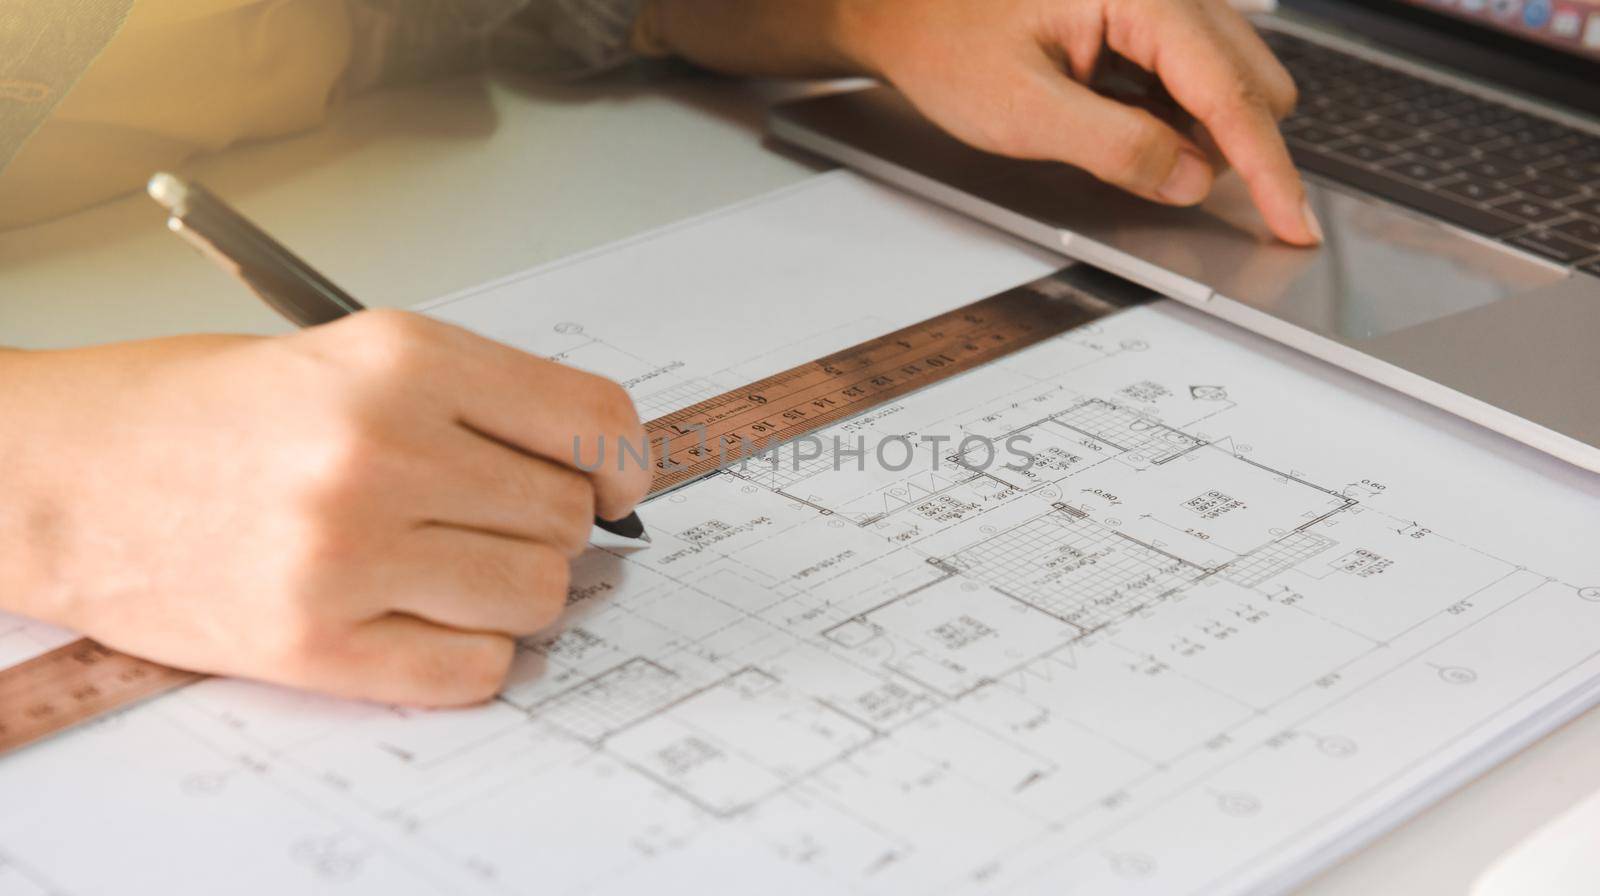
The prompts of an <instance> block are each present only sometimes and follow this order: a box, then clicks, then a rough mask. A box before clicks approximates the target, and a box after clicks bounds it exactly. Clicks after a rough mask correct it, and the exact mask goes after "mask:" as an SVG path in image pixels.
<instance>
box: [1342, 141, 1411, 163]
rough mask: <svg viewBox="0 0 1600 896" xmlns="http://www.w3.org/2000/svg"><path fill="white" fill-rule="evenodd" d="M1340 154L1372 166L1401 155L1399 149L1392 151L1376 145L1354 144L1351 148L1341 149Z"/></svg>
mask: <svg viewBox="0 0 1600 896" xmlns="http://www.w3.org/2000/svg"><path fill="white" fill-rule="evenodd" d="M1339 152H1341V153H1343V154H1344V155H1347V156H1349V157H1350V158H1352V159H1357V160H1359V161H1362V162H1366V163H1368V164H1370V165H1377V164H1379V163H1381V162H1386V161H1388V160H1390V159H1392V158H1394V157H1395V156H1397V155H1399V154H1400V150H1398V149H1390V148H1389V147H1386V146H1379V145H1377V144H1375V143H1353V144H1351V145H1349V146H1341V147H1339Z"/></svg>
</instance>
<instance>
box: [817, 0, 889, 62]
mask: <svg viewBox="0 0 1600 896" xmlns="http://www.w3.org/2000/svg"><path fill="white" fill-rule="evenodd" d="M884 5H885V4H884V3H883V2H882V0H828V6H829V7H831V10H830V14H829V15H828V21H829V23H830V25H829V28H828V32H829V36H828V41H829V43H830V44H831V45H832V47H833V50H834V52H835V53H836V54H837V55H838V56H839V57H840V58H841V59H843V60H846V61H847V63H848V65H849V66H850V67H851V68H853V69H855V70H856V71H857V72H859V73H860V74H862V75H867V76H869V77H873V78H879V79H885V78H886V77H887V76H886V74H885V72H884V65H883V60H882V59H881V58H879V57H880V54H879V53H878V48H879V47H880V46H881V44H882V42H881V41H880V40H879V39H878V37H877V34H878V32H879V29H880V25H879V20H880V19H881V18H882V7H883V6H884Z"/></svg>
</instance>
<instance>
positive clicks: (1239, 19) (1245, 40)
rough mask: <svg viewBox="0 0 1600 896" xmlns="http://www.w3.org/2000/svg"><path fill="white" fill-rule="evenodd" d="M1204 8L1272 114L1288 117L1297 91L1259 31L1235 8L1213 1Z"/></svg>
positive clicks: (1281, 118)
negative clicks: (1261, 93)
mask: <svg viewBox="0 0 1600 896" xmlns="http://www.w3.org/2000/svg"><path fill="white" fill-rule="evenodd" d="M1205 10H1206V12H1207V13H1208V14H1209V17H1210V19H1211V22H1212V24H1213V25H1214V26H1215V27H1216V29H1217V30H1218V31H1219V32H1220V33H1221V34H1222V36H1223V38H1224V39H1225V40H1226V41H1227V42H1228V45H1229V46H1231V47H1232V48H1233V50H1234V51H1235V52H1236V53H1237V54H1238V56H1239V59H1240V62H1241V63H1242V64H1243V65H1244V66H1245V67H1246V68H1247V69H1248V70H1249V71H1250V72H1251V73H1252V74H1253V75H1254V76H1255V79H1256V81H1257V82H1258V83H1259V84H1261V87H1262V91H1263V95H1264V96H1265V98H1266V100H1267V106H1268V108H1269V109H1271V111H1272V115H1273V117H1274V118H1276V119H1278V120H1279V121H1282V120H1283V119H1284V118H1287V117H1288V115H1289V113H1290V112H1293V111H1294V107H1295V104H1296V103H1297V102H1298V101H1299V98H1300V92H1299V89H1298V88H1297V87H1295V83H1294V77H1293V76H1292V75H1290V74H1289V70H1288V69H1286V68H1284V67H1283V63H1282V62H1280V61H1279V60H1278V57H1277V55H1275V54H1274V53H1273V52H1272V48H1271V47H1268V46H1267V42H1266V41H1264V40H1262V39H1261V33H1260V32H1258V31H1257V30H1256V28H1255V26H1254V25H1252V24H1250V21H1249V20H1248V19H1246V18H1245V17H1244V15H1242V14H1241V13H1242V12H1243V11H1242V10H1239V9H1238V8H1237V7H1234V6H1231V5H1229V4H1225V3H1220V2H1216V0H1212V2H1210V3H1208V4H1207V5H1206V7H1205Z"/></svg>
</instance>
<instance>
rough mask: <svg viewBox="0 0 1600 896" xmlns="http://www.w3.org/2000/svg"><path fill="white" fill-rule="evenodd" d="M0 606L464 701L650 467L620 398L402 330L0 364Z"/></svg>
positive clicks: (259, 674)
mask: <svg viewBox="0 0 1600 896" xmlns="http://www.w3.org/2000/svg"><path fill="white" fill-rule="evenodd" d="M0 382H4V383H5V388H4V390H3V394H0V414H3V419H5V420H6V423H7V426H6V433H4V434H0V462H3V464H4V466H3V467H0V479H3V480H4V481H5V490H6V500H5V501H4V502H0V533H3V535H0V606H4V607H5V608H6V609H10V610H14V611H16V612H20V613H23V614H26V615H31V616H34V617H36V618H39V619H43V620H46V621H49V622H53V623H57V624H60V625H64V626H67V627H70V628H74V629H77V630H79V631H81V632H84V633H85V634H88V635H90V636H92V637H94V638H96V639H97V640H100V641H102V642H104V643H105V644H107V645H109V646H111V647H115V648H117V649H119V650H123V651H126V652H129V653H134V654H137V655H140V656H144V657H148V658H150V659H153V660H157V661H159V662H163V663H167V664H170V665H174V666H179V667H182V668H186V669H194V670H198V671H204V672H212V673H219V674H227V675H241V676H248V677H251V678H260V679H266V680H269V681H274V682H279V683H283V684H289V685H295V686H299V687H306V688H312V689H315V690H319V691H325V692H328V693H332V694H336V695H341V696H347V697H361V698H369V699H374V700H382V701H392V702H401V703H409V704H420V705H453V704H466V703H473V702H477V701H481V700H484V699H487V698H489V697H491V696H492V695H493V694H494V693H495V692H496V691H497V690H498V689H499V687H500V686H501V684H502V681H503V679H504V676H505V673H506V671H507V669H508V667H509V665H510V662H511V657H512V652H513V643H512V641H513V638H514V637H515V636H519V635H525V634H529V633H532V632H535V631H537V630H539V629H541V628H543V627H544V626H546V625H548V624H549V623H550V622H551V621H553V620H554V619H555V618H556V616H557V615H558V614H559V613H560V612H561V610H562V607H563V606H564V604H565V599H566V594H567V580H568V561H569V559H570V558H572V557H574V556H576V555H577V554H579V553H580V552H582V551H583V550H584V548H585V546H586V544H587V542H588V538H589V534H590V530H591V527H592V526H593V523H594V516H595V514H596V513H597V512H598V513H599V514H600V515H601V516H603V517H605V518H607V519H616V518H620V517H623V516H626V515H627V514H628V513H629V512H630V511H631V510H632V508H633V506H634V504H635V503H636V502H637V501H639V500H640V498H641V497H642V496H643V495H644V494H645V491H646V490H647V488H648V487H649V481H650V473H649V471H648V470H647V469H644V468H643V467H640V466H639V465H633V466H634V467H637V468H636V469H627V470H620V471H619V470H618V469H617V465H616V464H614V463H608V464H607V465H606V468H605V469H602V470H598V471H595V472H594V473H592V474H585V473H581V472H579V471H578V470H577V469H575V468H574V467H573V466H572V464H573V463H574V462H575V459H574V437H575V436H581V437H582V438H583V440H584V444H585V454H584V457H585V459H586V460H588V459H589V458H590V457H591V455H592V452H593V450H594V447H593V446H594V440H595V438H596V437H598V436H601V435H604V436H605V438H606V443H607V445H608V446H613V445H615V444H616V443H615V441H614V440H615V439H617V438H626V439H629V440H635V441H634V444H639V443H638V442H637V441H636V440H638V439H640V438H641V437H642V429H641V427H640V424H639V420H638V416H637V414H636V412H635V411H634V408H633V404H632V402H631V401H630V400H629V399H628V397H627V394H626V393H625V392H624V391H623V390H622V388H621V387H620V386H618V385H616V384H614V383H611V382H609V381H607V380H603V379H600V378H599V377H595V376H591V375H589V374H585V373H582V372H579V371H577V370H574V369H572V368H568V367H565V366H562V365H560V364H556V363H554V362H551V361H547V360H542V359H539V358H535V357H532V356H529V355H525V354H523V353H521V352H518V351H516V350H514V349H511V348H507V347H505V346H502V345H499V344H497V343H494V342H490V341H489V340H486V339H483V338H480V337H478V336H475V335H473V334H471V333H468V332H466V331H464V330H461V329H458V328H455V327H452V326H449V325H446V324H442V323H438V322H434V321H431V320H428V319H426V318H422V317H419V316H415V315H410V314H404V313H400V312H392V311H374V312H366V313H363V314H359V315H356V316H354V317H351V318H348V319H345V320H342V321H339V322H337V323H333V324H329V325H327V326H323V327H317V328H315V329H312V330H306V331H302V332H300V333H296V334H294V335H290V336H286V337H281V338H272V339H259V338H248V337H183V338H177V339H166V340H157V341H153V342H142V343H130V344H123V345H113V346H106V347H100V348H92V349H82V350H75V351H68V352H40V353H3V354H0Z"/></svg>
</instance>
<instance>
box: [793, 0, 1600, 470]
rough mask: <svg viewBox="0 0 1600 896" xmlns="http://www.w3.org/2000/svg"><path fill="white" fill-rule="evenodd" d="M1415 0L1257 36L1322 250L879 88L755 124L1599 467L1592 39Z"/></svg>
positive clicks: (1229, 181) (1360, 1) (1356, 2)
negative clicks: (966, 134)
mask: <svg viewBox="0 0 1600 896" xmlns="http://www.w3.org/2000/svg"><path fill="white" fill-rule="evenodd" d="M1544 2H1546V0H1528V3H1530V4H1535V3H1544ZM1420 3H1421V0H1417V3H1410V2H1405V0H1311V2H1305V0H1300V2H1293V5H1292V7H1286V8H1285V9H1283V10H1281V11H1280V12H1278V13H1275V14H1273V15H1270V16H1265V17H1262V18H1260V19H1259V20H1258V23H1257V24H1258V26H1259V27H1260V28H1261V29H1262V30H1263V33H1264V34H1265V35H1267V36H1268V38H1269V42H1271V43H1273V45H1274V48H1275V49H1278V50H1279V52H1280V56H1283V57H1284V58H1285V61H1286V64H1290V68H1291V71H1293V72H1295V74H1296V78H1297V80H1298V81H1300V82H1301V92H1302V100H1301V110H1302V111H1301V112H1297V113H1296V116H1295V117H1294V118H1291V119H1290V120H1289V121H1288V122H1286V124H1285V133H1286V135H1287V136H1288V138H1289V143H1290V146H1291V149H1292V150H1293V151H1294V153H1295V155H1296V160H1297V163H1299V164H1300V165H1301V167H1302V170H1303V171H1305V173H1306V176H1307V182H1308V185H1309V189H1310V193H1311V199H1312V203H1313V205H1314V207H1315V209H1316V212H1317V214H1318V217H1319V218H1320V219H1321V221H1322V223H1323V226H1324V229H1325V231H1326V235H1327V240H1326V243H1325V244H1324V246H1323V247H1322V248H1320V249H1314V250H1310V249H1298V248H1294V247H1290V246H1287V245H1284V244H1281V243H1278V242H1276V241H1275V240H1273V239H1272V237H1271V236H1270V235H1269V234H1268V232H1267V231H1266V229H1265V226H1264V225H1263V224H1262V223H1261V222H1260V219H1259V217H1258V216H1257V214H1256V212H1255V211H1254V209H1253V207H1252V206H1251V203H1250V200H1249V197H1248V195H1247V193H1246V191H1245V189H1244V186H1243V183H1242V181H1240V180H1239V179H1238V177H1237V176H1236V175H1231V174H1230V175H1226V176H1224V177H1223V178H1221V179H1220V180H1219V182H1218V188H1217V190H1216V192H1215V193H1214V195H1213V196H1212V197H1211V198H1210V199H1209V200H1208V201H1207V202H1205V203H1204V204H1203V205H1202V206H1200V207H1198V208H1194V209H1171V208H1166V207H1163V206H1159V205H1156V204H1154V203H1149V202H1145V201H1143V200H1140V199H1137V198H1134V197H1131V196H1128V195H1126V194H1124V193H1122V192H1120V191H1118V190H1116V189H1114V188H1112V187H1109V186H1106V185H1104V184H1102V183H1100V182H1099V181H1097V180H1095V179H1094V178H1092V177H1090V176H1088V175H1086V174H1083V173H1081V172H1078V171H1076V170H1074V169H1071V168H1068V167H1066V166H1062V165H1057V164H1050V163H1037V162H1019V161H1015V160H1009V159H1002V158H999V157H996V156H992V155H988V154H986V153H982V152H978V151H976V150H972V149H969V148H967V147H965V146H963V145H961V144H960V143H958V142H957V141H955V140H953V139H951V138H949V137H947V136H946V135H944V134H943V133H942V132H940V131H939V130H938V129H937V128H935V127H934V126H933V125H932V124H930V123H929V122H927V121H926V120H925V119H923V118H922V117H921V116H920V115H919V114H918V113H917V112H916V111H915V110H914V109H913V108H911V107H910V105H909V104H908V103H907V102H906V101H905V100H904V99H903V98H902V97H901V96H900V95H899V94H897V93H895V92H894V91H892V90H890V89H887V88H882V87H876V88H870V89H866V90H861V91H854V92H849V93H843V94H835V95H832V96H827V97H821V98H816V99H808V100H801V101H798V102H795V103H791V104H787V105H783V106H779V107H777V108H776V109H775V110H774V111H773V114H772V116H771V119H770V129H771V132H772V134H773V135H774V136H776V137H777V138H779V139H781V140H784V141H787V142H790V143H793V144H797V145H799V146H801V147H804V148H806V149H808V150H811V151H813V152H816V153H818V154H820V155H823V156H826V157H829V158H831V159H834V160H836V161H839V162H842V163H844V164H846V165H849V166H851V167H853V168H856V169H859V170H861V171H862V172H864V173H867V174H869V175H872V176H874V177H877V178H879V179H882V180H884V181H887V182H889V183H892V184H894V185H896V186H899V187H901V188H904V189H906V190H909V191H911V192H914V193H917V194H920V195H922V196H925V197H927V198H929V199H932V200H934V201H936V202H939V203H941V204H944V205H947V206H949V207H951V208H954V209H957V210H959V211H961V212H964V213H966V214H968V215H971V216H973V217H976V218H979V219H981V220H983V221H986V222H988V223H990V224H992V225H994V226H996V227H998V228H1000V229H1002V230H1005V231H1008V232H1010V233H1012V234H1016V235H1018V236H1021V237H1024V238H1026V239H1028V240H1030V241H1033V242H1035V243H1038V244H1040V245H1043V246H1046V247H1049V248H1051V249H1054V250H1057V251H1060V252H1062V253H1064V254H1066V255H1069V256H1071V257H1073V258H1076V259H1080V260H1082V261H1086V262H1088V263H1090V264H1093V265H1096V266H1098V267H1101V268H1104V269H1106V270H1109V271H1111V272H1113V273H1116V274H1119V275H1121V276H1123V277H1125V278H1127V279H1130V280H1133V281H1136V282H1138V283H1141V284H1143V285H1145V286H1148V287H1150V288H1152V289H1155V290H1158V291H1160V292H1162V293H1164V294H1166V295H1169V296H1171V297H1173V298H1175V299H1178V300H1179V301H1182V302H1184V303H1186V304H1189V305H1192V306H1194V307H1196V308H1199V309H1201V310H1203V311H1206V312H1208V313H1210V314H1214V315H1216V316H1218V317H1221V318H1224V319H1226V320H1229V321H1232V322H1234V323H1236V324H1238V325H1240V326H1243V327H1246V328H1248V329H1250V330H1253V331H1255V332H1257V333H1260V334H1263V335H1265V336H1268V337H1270V338H1272V339H1275V340H1278V341H1281V342H1283V343H1286V344H1288V345H1291V346H1294V347H1295V348H1298V349H1300V350H1302V351H1305V352H1307V353H1309V354H1312V355H1314V356H1316V357H1319V358H1322V359H1324V360H1326V361H1329V362H1332V363H1334V364H1337V365H1339V366H1341V367H1345V368H1348V369H1349V370H1352V371H1354V372H1356V373H1359V374H1361V375H1363V376H1366V377H1369V378H1371V379H1373V380H1376V381H1378V382H1380V383H1383V384H1386V385H1388V386H1390V387H1393V388H1395V389H1398V390H1400V391H1402V392H1405V393H1407V394H1409V395H1412V396H1414V397H1416V398H1419V399H1421V400H1423V401H1426V402H1429V403H1431V404H1434V405H1437V406H1438V407H1441V408H1444V409H1446V410H1448V411H1451V412H1453V413H1455V414H1458V415H1460V416H1462V417H1465V418H1468V419H1470V420H1473V421H1475V422H1477V423H1479V424H1481V425H1483V426H1486V427H1489V428H1491V429H1494V430H1496V431H1499V432H1501V433H1504V434H1505V435H1507V436H1510V437H1512V438H1514V439H1517V440H1519V441H1522V442H1525V443H1527V444H1528V445H1531V446H1534V447H1536V448H1538V449H1540V450H1542V451H1545V452H1548V453H1550V454H1553V455H1556V456H1558V457H1560V458H1563V459H1564V460H1567V461H1569V462H1571V463H1574V464H1577V465H1580V466H1582V467H1585V468H1587V469H1589V470H1593V471H1600V242H1586V240H1592V239H1594V238H1595V234H1596V233H1600V37H1596V38H1594V39H1595V41H1596V46H1595V48H1594V50H1593V52H1592V53H1591V52H1590V48H1589V47H1588V46H1587V45H1586V44H1585V43H1584V38H1585V34H1584V30H1583V29H1582V28H1580V31H1579V35H1578V39H1577V42H1576V44H1575V45H1574V46H1568V45H1567V43H1566V42H1563V41H1560V40H1557V39H1556V36H1554V35H1546V34H1536V33H1533V31H1532V29H1531V26H1530V27H1528V28H1518V29H1510V28H1507V27H1505V26H1504V24H1503V23H1487V24H1486V23H1483V22H1478V21H1474V20H1471V17H1469V16H1468V15H1466V14H1465V13H1460V14H1452V13H1448V12H1440V11H1437V10H1436V9H1428V8H1423V7H1422V6H1421V5H1420ZM1437 5H1438V4H1437V3H1430V4H1429V6H1437ZM1485 8H1486V9H1489V8H1490V7H1487V6H1486V7H1485ZM1492 8H1493V9H1495V10H1500V11H1502V12H1503V7H1502V5H1501V4H1498V3H1497V4H1494V5H1493V7H1492ZM1519 8H1520V7H1519ZM1562 8H1563V9H1566V7H1562ZM1546 12H1547V13H1550V14H1552V15H1553V11H1551V10H1550V9H1549V8H1548V5H1547V7H1546ZM1593 13H1594V20H1593V22H1592V23H1591V24H1589V25H1587V26H1586V27H1588V28H1590V29H1592V34H1593V35H1600V3H1594V4H1593ZM1487 14H1488V13H1485V15H1487ZM1534 21H1536V19H1535V18H1534V17H1533V15H1532V14H1531V13H1530V14H1529V15H1528V22H1530V23H1531V22H1534ZM1547 22H1548V20H1547ZM1569 30H1570V22H1569V23H1567V25H1564V26H1563V27H1562V33H1563V34H1565V33H1566V32H1567V31H1569ZM1524 32H1527V33H1524ZM1358 34H1359V36H1358ZM1395 45H1403V46H1406V47H1408V48H1413V50H1414V49H1415V48H1417V47H1422V48H1424V49H1425V50H1427V53H1426V56H1424V55H1422V54H1419V53H1416V52H1407V53H1406V54H1401V53H1400V52H1398V51H1396V50H1394V49H1392V47H1393V46H1395ZM1490 62H1493V65H1492V66H1490ZM1318 66H1320V68H1319V67H1318ZM1464 70H1472V71H1478V72H1485V71H1492V72H1495V73H1496V75H1495V76H1494V78H1493V79H1490V78H1482V77H1480V78H1469V77H1467V76H1466V75H1464V74H1462V73H1461V72H1462V71H1464ZM1364 84H1373V85H1377V87H1381V88H1382V90H1383V93H1384V96H1385V97H1386V98H1387V97H1391V96H1400V97H1415V98H1416V102H1417V104H1418V109H1416V110H1412V109H1407V108H1401V107H1384V109H1386V110H1387V112H1386V114H1388V115H1392V116H1393V117H1394V118H1396V119H1400V121H1399V123H1396V122H1392V121H1389V120H1388V119H1386V118H1385V117H1384V116H1383V115H1380V114H1377V113H1375V112H1371V111H1369V110H1368V109H1366V108H1364V107H1363V106H1361V101H1362V100H1363V99H1364V98H1367V99H1370V94H1363V93H1362V90H1364V89H1366V88H1365V87H1363V86H1362V85H1364ZM1413 84H1420V85H1421V86H1412V85H1413ZM1397 85H1398V86H1397ZM1324 93H1326V94H1327V96H1323V95H1322V94H1324ZM1342 103H1354V104H1355V106H1354V108H1342V107H1341V104H1342ZM1429 103H1432V104H1434V107H1430V106H1429V105H1428V104H1429ZM1475 104H1476V105H1475ZM1485 104H1487V105H1486V106H1485ZM1435 107H1436V108H1435ZM1307 110H1309V111H1307ZM1485 110H1486V111H1485ZM1502 110H1503V111H1502ZM1324 119H1327V120H1326V121H1325V120H1324ZM1330 122H1331V123H1330ZM1407 122H1409V123H1413V124H1415V125H1417V126H1416V127H1413V128H1412V129H1411V130H1410V131H1409V132H1408V131H1407V130H1406V128H1405V124H1406V123H1407ZM1501 125H1503V126H1504V127H1505V128H1506V129H1507V133H1505V134H1501V135H1500V136H1498V137H1494V138H1493V139H1488V140H1485V139H1477V140H1469V139H1468V138H1469V137H1478V138H1488V137H1491V136H1493V134H1492V132H1493V129H1494V127H1500V126H1501ZM1473 127H1484V128H1486V129H1485V130H1482V131H1469V130H1464V129H1466V128H1473ZM1408 134H1409V136H1408ZM1374 136H1376V137H1379V138H1385V139H1379V140H1376V141H1374V140H1371V139H1369V138H1371V137H1374ZM1514 138H1515V139H1514ZM1521 138H1527V139H1521ZM1541 141H1544V142H1541ZM1368 144H1372V145H1368ZM1482 147H1490V148H1491V149H1493V148H1496V147H1498V148H1499V149H1496V150H1495V151H1494V152H1490V151H1488V150H1485V149H1483V148H1482ZM1463 149H1465V150H1466V151H1467V152H1468V155H1467V156H1465V157H1463V158H1460V159H1454V160H1452V159H1449V158H1445V156H1448V155H1449V154H1450V153H1455V152H1461V151H1463ZM1391 150H1395V152H1393V153H1392V154H1390V153H1391ZM1591 156H1592V158H1591ZM1452 165H1453V166H1454V167H1452ZM1591 174H1594V175H1596V176H1592V177H1591V176H1589V175H1591ZM1590 200H1593V201H1592V202H1591V201H1590ZM1591 225H1592V226H1591ZM1590 249H1592V252H1591V251H1589V250H1590Z"/></svg>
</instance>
